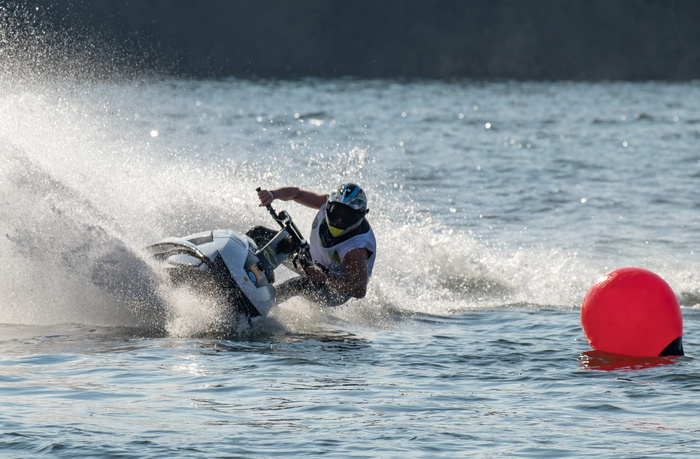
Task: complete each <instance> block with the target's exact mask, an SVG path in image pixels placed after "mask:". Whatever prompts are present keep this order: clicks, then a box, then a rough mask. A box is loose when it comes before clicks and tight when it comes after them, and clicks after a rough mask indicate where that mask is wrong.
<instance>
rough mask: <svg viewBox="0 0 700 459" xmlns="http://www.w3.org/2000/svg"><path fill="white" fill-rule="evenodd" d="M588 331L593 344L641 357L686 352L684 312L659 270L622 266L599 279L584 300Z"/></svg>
mask: <svg viewBox="0 0 700 459" xmlns="http://www.w3.org/2000/svg"><path fill="white" fill-rule="evenodd" d="M581 326H582V327H583V334H584V335H585V336H586V339H587V340H588V343H589V344H590V345H591V347H592V348H593V349H596V350H599V351H605V352H612V353H615V354H624V355H631V356H637V357H657V356H666V355H683V343H682V336H683V317H682V315H681V308H680V306H679V305H678V300H677V299H676V295H675V294H674V293H673V290H672V289H671V287H670V286H669V285H668V284H667V283H666V282H665V281H664V280H663V279H662V278H661V277H659V276H657V275H656V274H654V273H652V272H651V271H647V270H645V269H640V268H622V269H617V270H615V271H612V272H610V273H608V274H606V275H604V276H603V277H601V278H600V279H598V280H597V281H596V283H595V284H593V286H592V287H591V288H590V289H589V290H588V293H586V296H585V298H584V299H583V305H582V306H581Z"/></svg>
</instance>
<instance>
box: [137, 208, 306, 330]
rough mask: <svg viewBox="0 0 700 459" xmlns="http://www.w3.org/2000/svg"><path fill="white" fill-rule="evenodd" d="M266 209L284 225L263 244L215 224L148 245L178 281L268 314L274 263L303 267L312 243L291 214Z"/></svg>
mask: <svg viewBox="0 0 700 459" xmlns="http://www.w3.org/2000/svg"><path fill="white" fill-rule="evenodd" d="M267 209H268V211H269V212H270V215H271V216H272V218H273V219H274V220H275V221H276V222H277V223H278V225H279V226H280V230H279V231H278V232H277V233H276V234H275V235H274V237H272V239H271V240H270V241H269V242H267V243H266V244H265V245H264V246H263V247H262V248H259V247H258V245H257V244H256V242H255V241H254V240H253V239H252V238H251V237H249V236H247V235H240V234H238V233H236V232H235V231H233V230H230V229H217V230H212V231H206V232H202V233H197V234H192V235H189V236H185V237H170V238H167V239H164V240H162V241H160V242H157V243H155V244H152V245H150V246H148V247H147V248H146V249H147V250H148V251H149V252H150V253H151V254H152V255H153V257H154V258H155V259H156V260H158V261H160V262H162V264H163V267H164V269H165V270H166V272H167V274H168V277H169V279H170V281H171V282H173V283H174V284H176V285H187V286H189V287H191V288H194V289H197V290H202V291H204V292H206V293H207V294H215V295H220V296H221V297H223V299H224V300H225V301H226V303H227V304H228V306H229V307H230V308H231V313H234V314H235V313H243V314H245V315H246V316H248V317H249V318H254V317H258V316H265V315H267V313H268V312H269V311H270V309H271V308H272V307H273V306H274V304H275V296H276V295H275V287H274V286H273V285H272V284H273V283H274V281H275V273H274V271H275V269H276V268H277V267H278V266H279V265H280V264H281V263H282V262H283V261H285V260H287V259H291V260H292V261H293V263H294V264H295V265H297V266H299V268H300V269H302V270H303V268H304V267H305V266H308V264H309V263H310V262H311V261H310V257H309V255H308V243H307V242H306V240H305V239H304V237H303V236H302V235H301V232H300V231H299V229H298V228H297V226H296V225H295V224H294V222H293V221H292V217H291V216H290V215H289V214H288V213H287V211H281V212H279V213H277V212H275V210H274V209H273V208H272V207H271V206H267Z"/></svg>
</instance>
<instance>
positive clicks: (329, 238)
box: [248, 183, 377, 306]
mask: <svg viewBox="0 0 700 459" xmlns="http://www.w3.org/2000/svg"><path fill="white" fill-rule="evenodd" d="M258 198H259V199H260V205H261V206H268V205H270V204H271V203H272V201H274V200H275V199H280V200H282V201H295V202H298V203H299V204H303V205H305V206H308V207H311V208H314V209H318V213H317V214H316V217H315V218H314V221H313V224H312V226H311V237H310V238H309V241H308V242H309V251H310V254H311V259H312V261H313V262H314V264H311V265H310V266H308V267H306V268H305V269H304V274H306V275H305V276H299V277H295V278H292V279H290V280H288V281H286V282H284V283H282V284H281V285H280V286H279V287H277V298H278V301H280V302H281V301H285V300H286V299H288V298H290V297H292V296H295V295H303V296H306V297H310V298H312V299H313V300H315V301H317V302H320V303H324V304H326V305H328V306H337V305H340V304H343V303H345V302H346V301H348V300H349V299H350V298H352V297H354V298H363V297H364V296H365V295H366V294H367V283H368V282H369V278H370V276H371V275H372V268H373V266H374V259H375V255H376V247H377V243H376V240H375V238H374V233H373V232H372V228H371V227H370V225H369V222H368V221H367V219H366V218H365V216H366V215H367V212H369V209H367V197H366V196H365V193H364V191H362V188H360V187H359V186H357V185H355V184H354V183H345V184H342V185H340V186H339V187H338V188H336V189H335V190H334V191H333V192H331V193H330V194H318V193H314V192H312V191H306V190H302V189H299V188H297V187H282V188H277V189H274V190H260V191H258ZM274 233H275V232H274V231H272V230H269V229H267V228H262V227H256V228H253V229H252V230H251V231H250V232H249V233H248V235H249V236H251V237H252V238H253V239H255V240H256V242H258V243H259V244H260V243H264V242H266V240H269V238H271V235H274Z"/></svg>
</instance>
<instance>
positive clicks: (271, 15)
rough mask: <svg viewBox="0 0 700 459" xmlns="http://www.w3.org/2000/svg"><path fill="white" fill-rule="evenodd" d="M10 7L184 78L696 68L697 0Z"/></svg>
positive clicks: (141, 0)
mask: <svg viewBox="0 0 700 459" xmlns="http://www.w3.org/2000/svg"><path fill="white" fill-rule="evenodd" d="M6 8H7V9H8V10H9V12H8V11H5V13H4V14H5V15H6V16H7V15H8V14H10V15H11V14H15V15H17V16H21V17H22V20H21V21H14V23H15V24H16V25H15V27H17V28H18V29H19V31H18V35H21V33H22V32H21V29H22V28H23V27H26V26H27V24H37V23H41V27H42V28H43V29H44V30H51V31H52V32H53V33H57V34H60V36H62V37H70V38H69V40H70V41H73V42H74V43H79V44H82V47H83V48H85V47H86V46H84V44H85V43H88V42H90V43H94V42H96V41H97V42H99V43H109V45H108V46H107V47H109V48H111V51H110V53H111V55H112V58H113V59H114V60H115V61H120V60H121V61H124V62H127V61H128V62H137V63H139V66H140V67H143V68H146V69H155V70H157V71H158V72H159V73H165V74H170V75H177V76H185V77H226V76H235V77H244V78H303V77H343V76H348V77H356V78H408V79H445V80H449V79H465V78H466V79H477V80H483V79H514V80H538V81H539V80H574V81H578V80H583V81H600V80H626V81H643V80H669V81H684V80H694V79H698V78H700V2H698V1H695V0H668V1H661V0H536V1H525V0H467V1H458V0H385V1H370V0H352V1H339V0H296V1H290V0H235V1H224V0H199V1H197V2H194V1H186V0H157V1H156V0H153V1H151V0H132V1H129V2H128V4H127V3H122V2H114V1H110V0H48V1H47V0H43V1H40V0H21V1H15V2H12V3H11V4H10V5H9V6H8V7H6ZM18 12H21V14H19V13H18ZM10 22H13V21H10ZM22 22H24V24H22ZM32 26H33V25H32ZM0 46H2V45H1V44H0ZM87 47H89V46H87ZM76 48H77V49H79V48H81V46H76ZM117 55H118V58H114V56H117Z"/></svg>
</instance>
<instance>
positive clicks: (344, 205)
mask: <svg viewBox="0 0 700 459" xmlns="http://www.w3.org/2000/svg"><path fill="white" fill-rule="evenodd" d="M367 212H369V210H368V209H367V196H365V192H364V191H362V188H360V187H359V186H357V185H355V184H354V183H344V184H342V185H340V186H339V187H338V188H336V189H335V190H334V191H333V192H332V193H331V194H330V195H329V196H328V201H326V224H327V225H328V229H329V230H330V232H331V234H332V235H333V237H338V236H341V235H343V234H345V233H347V232H349V231H352V230H354V229H355V228H357V227H358V226H360V223H362V219H364V218H365V215H367Z"/></svg>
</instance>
